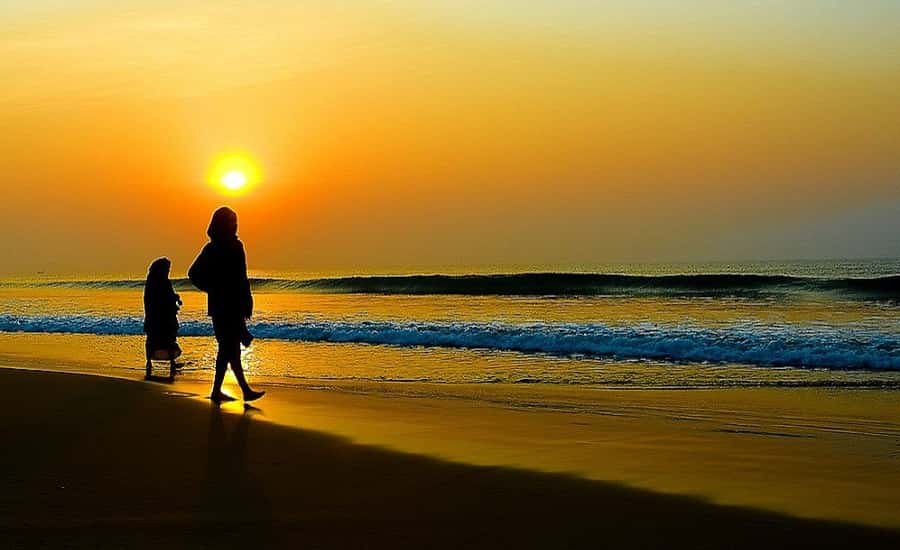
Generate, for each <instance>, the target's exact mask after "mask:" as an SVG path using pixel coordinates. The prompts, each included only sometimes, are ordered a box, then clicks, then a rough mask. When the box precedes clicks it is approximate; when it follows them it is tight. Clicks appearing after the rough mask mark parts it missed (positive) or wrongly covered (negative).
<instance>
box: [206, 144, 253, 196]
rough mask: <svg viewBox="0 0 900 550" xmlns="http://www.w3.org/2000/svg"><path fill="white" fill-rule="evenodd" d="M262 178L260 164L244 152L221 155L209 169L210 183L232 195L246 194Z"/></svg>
mask: <svg viewBox="0 0 900 550" xmlns="http://www.w3.org/2000/svg"><path fill="white" fill-rule="evenodd" d="M260 179H261V178H260V172H259V167H258V165H257V164H256V162H254V161H253V160H252V157H251V156H250V155H249V154H247V153H244V152H240V153H223V154H221V155H219V156H218V157H216V158H215V159H214V160H213V162H212V166H211V168H210V170H209V183H210V185H212V186H213V187H214V188H215V189H216V190H218V192H220V193H224V194H226V195H230V196H238V195H243V194H246V193H247V192H249V191H250V189H251V188H253V187H254V186H255V185H257V184H258V183H259V181H260Z"/></svg>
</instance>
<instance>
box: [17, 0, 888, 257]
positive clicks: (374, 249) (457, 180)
mask: <svg viewBox="0 0 900 550" xmlns="http://www.w3.org/2000/svg"><path fill="white" fill-rule="evenodd" d="M0 87H2V89H3V93H2V94H0V257H2V258H3V260H2V262H0V273H7V274H29V273H34V272H37V271H43V272H50V273H99V272H116V273H125V272H128V273H140V272H142V271H143V270H144V269H145V268H146V266H147V265H148V264H149V263H150V261H151V260H152V259H153V258H155V257H157V256H162V255H166V256H169V257H171V258H172V259H173V261H174V264H175V265H174V269H175V271H176V272H183V271H184V270H185V269H186V268H187V265H188V264H189V262H190V261H191V260H192V259H193V257H194V256H195V255H196V253H197V251H198V250H199V249H200V247H201V246H202V245H203V243H204V242H205V228H206V224H207V222H208V219H209V216H210V214H211V212H212V211H213V210H214V209H215V208H216V207H217V206H219V205H220V204H229V205H231V206H232V207H233V208H235V209H236V210H237V211H238V214H239V216H240V233H241V237H242V239H243V240H244V241H245V244H246V246H247V250H248V255H249V260H250V264H251V267H253V268H255V269H260V270H276V269H277V270H285V269H289V270H297V271H309V272H315V271H329V270H339V271H340V270H342V271H348V272H372V271H378V270H385V269H397V268H404V269H409V270H413V271H429V270H436V269H442V268H445V267H446V266H485V267H489V266H490V267H496V266H541V267H542V268H554V267H556V268H560V269H564V268H568V267H589V266H591V265H597V264H602V263H608V262H629V261H634V262H672V261H707V260H752V259H786V258H845V257H897V256H900V3H897V2H895V1H888V0H860V1H856V2H839V1H827V0H818V1H811V0H796V1H793V2H779V1H774V0H771V1H769V0H759V1H755V2H750V1H735V2H719V1H713V0H695V1H675V0H629V1H613V0H611V1H606V2H600V1H587V0H554V1H550V0H534V1H532V2H519V1H501V0H479V1H475V0H431V1H427V0H394V1H387V0H382V1H362V0H360V1H269V2H263V1H248V0H230V1H222V0H216V1H211V0H199V1H195V2H181V1H168V0H160V1H155V2H150V1H147V0H136V1H130V2H129V1H122V0H119V1H115V2H112V1H105V0H93V1H91V0H85V1H75V0H68V1H65V2H63V1H60V0H6V1H5V2H4V3H2V4H0ZM229 155H231V156H235V155H237V156H240V157H241V158H243V159H244V161H245V162H247V163H250V164H252V166H253V171H254V172H255V174H254V177H253V178H252V179H253V180H254V181H253V182H252V183H253V185H251V186H249V187H248V189H246V191H245V192H243V193H240V194H237V195H234V194H228V193H226V192H225V190H224V189H223V188H222V187H221V186H217V185H215V183H216V182H215V181H213V182H211V181H210V178H211V172H212V171H215V169H214V166H216V163H217V161H219V160H221V159H222V158H223V156H229Z"/></svg>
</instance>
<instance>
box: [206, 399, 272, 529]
mask: <svg viewBox="0 0 900 550" xmlns="http://www.w3.org/2000/svg"><path fill="white" fill-rule="evenodd" d="M261 412H262V411H261V410H260V409H258V408H256V407H253V406H251V405H247V404H245V405H244V410H243V413H242V414H233V413H229V412H226V411H224V410H222V409H221V408H220V407H219V406H217V405H212V406H210V409H209V431H208V433H207V458H206V483H205V485H204V491H203V494H202V497H201V498H200V499H199V502H198V506H197V509H196V514H195V519H196V520H197V521H196V522H195V525H197V524H200V525H203V527H204V530H207V529H208V530H209V532H210V533H213V534H214V537H213V538H221V537H223V536H227V537H229V538H228V539H227V540H230V541H231V542H237V541H238V540H239V539H241V538H245V537H246V538H247V539H248V543H250V542H252V543H253V544H257V545H258V544H259V543H260V542H265V541H269V540H271V525H272V509H271V505H270V503H269V500H268V498H267V496H266V493H265V490H264V487H263V484H262V483H261V482H260V481H259V479H257V477H256V476H254V473H253V461H252V459H251V458H250V457H249V455H248V447H249V446H248V440H249V439H250V437H251V433H250V431H251V429H250V426H251V425H252V424H254V423H255V422H257V421H254V420H253V418H252V417H253V416H254V415H255V414H258V413H261Z"/></svg>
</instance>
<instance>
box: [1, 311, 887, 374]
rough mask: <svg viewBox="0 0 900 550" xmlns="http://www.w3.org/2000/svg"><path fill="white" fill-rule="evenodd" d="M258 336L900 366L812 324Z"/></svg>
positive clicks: (340, 329)
mask: <svg viewBox="0 0 900 550" xmlns="http://www.w3.org/2000/svg"><path fill="white" fill-rule="evenodd" d="M251 330H252V331H253V332H254V334H256V336H257V337H260V338H268V339H277V340H287V341H297V342H331V343H355V344H380V345H392V346H400V347H444V348H466V349H483V350H492V351H511V352H519V353H526V354H549V355H557V356H562V357H586V358H609V359H618V360H656V361H671V362H679V363H740V364H748V365H757V366H761V367H799V368H825V369H880V370H900V336H898V335H893V334H886V333H880V332H876V331H871V330H863V329H851V328H841V329H838V328H832V327H821V326H805V325H777V326H760V325H756V324H749V323H748V324H742V325H735V326H730V327H721V328H705V327H697V326H689V325H659V324H652V323H642V324H637V325H623V326H618V325H606V324H601V323H565V324H563V323H558V324H557V323H532V324H522V325H519V324H505V323H481V322H417V321H407V322H392V321H334V320H319V319H311V320H306V321H303V322H286V321H280V320H270V321H261V322H256V323H254V324H253V325H252V327H251ZM0 331H5V332H45V333H47V332H52V333H87V334H100V335H138V334H141V332H142V323H141V319H140V318H138V317H97V316H86V315H66V316H33V317H16V316H12V315H0ZM211 334H212V327H211V325H210V323H209V322H207V321H184V322H183V323H182V329H181V335H183V336H208V335H211Z"/></svg>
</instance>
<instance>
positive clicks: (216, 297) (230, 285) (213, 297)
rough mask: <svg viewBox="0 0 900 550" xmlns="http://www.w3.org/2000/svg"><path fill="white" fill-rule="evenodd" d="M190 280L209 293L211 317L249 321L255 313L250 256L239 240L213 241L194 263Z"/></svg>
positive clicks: (208, 301) (189, 275)
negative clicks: (248, 273) (248, 258)
mask: <svg viewBox="0 0 900 550" xmlns="http://www.w3.org/2000/svg"><path fill="white" fill-rule="evenodd" d="M188 277H189V278H190V279H191V282H192V283H193V284H194V286H196V287H197V288H199V289H200V290H202V291H203V292H206V294H207V305H208V313H209V315H210V316H211V317H214V318H218V319H249V318H250V316H251V315H252V314H253V296H252V295H251V294H250V281H249V279H248V278H247V256H246V255H245V254H244V245H243V244H242V243H241V241H240V240H238V238H237V237H232V238H228V239H216V240H213V241H210V242H209V243H208V244H207V245H206V246H204V247H203V250H202V251H201V252H200V255H199V256H198V257H197V259H196V260H194V264H193V265H192V266H191V268H190V270H188Z"/></svg>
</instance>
